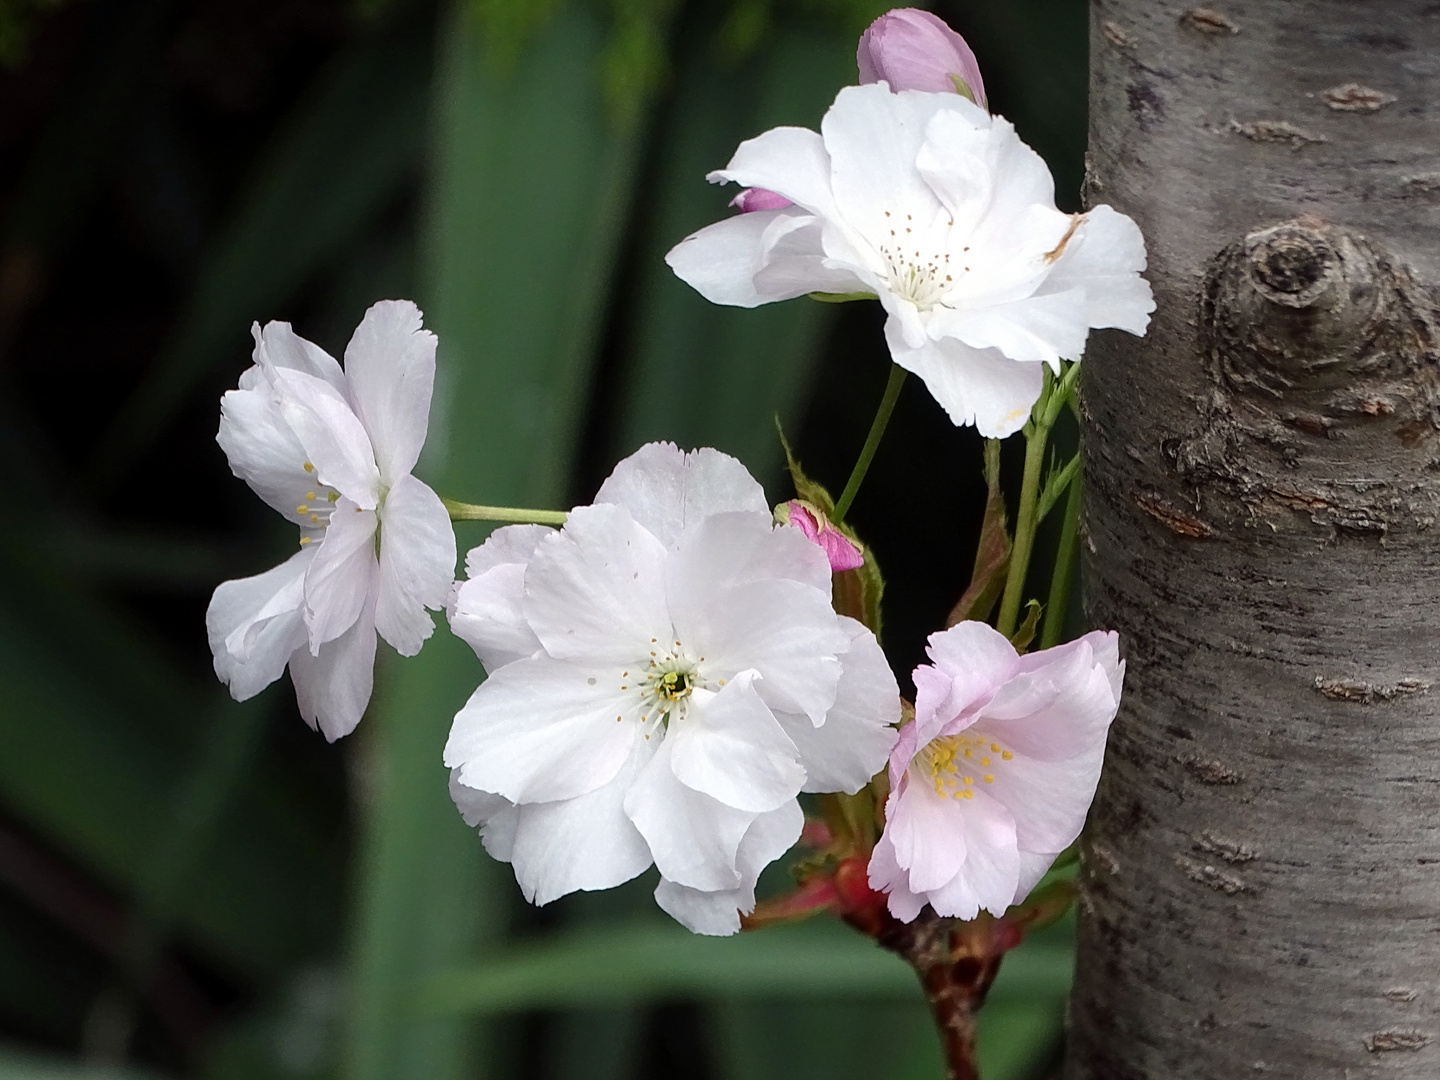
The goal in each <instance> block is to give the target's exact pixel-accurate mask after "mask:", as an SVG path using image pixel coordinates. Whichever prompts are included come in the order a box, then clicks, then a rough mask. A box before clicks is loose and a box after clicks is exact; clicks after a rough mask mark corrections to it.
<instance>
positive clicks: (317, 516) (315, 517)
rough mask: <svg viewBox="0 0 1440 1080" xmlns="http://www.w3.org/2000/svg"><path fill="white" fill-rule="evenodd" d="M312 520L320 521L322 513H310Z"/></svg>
mask: <svg viewBox="0 0 1440 1080" xmlns="http://www.w3.org/2000/svg"><path fill="white" fill-rule="evenodd" d="M310 520H311V521H315V522H318V521H319V520H320V515H319V514H311V515H310Z"/></svg>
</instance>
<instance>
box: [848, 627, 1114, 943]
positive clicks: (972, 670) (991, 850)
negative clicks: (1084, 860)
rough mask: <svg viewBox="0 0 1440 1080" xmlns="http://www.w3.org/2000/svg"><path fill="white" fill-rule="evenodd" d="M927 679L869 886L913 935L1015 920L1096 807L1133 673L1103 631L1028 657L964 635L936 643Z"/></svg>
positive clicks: (919, 685)
mask: <svg viewBox="0 0 1440 1080" xmlns="http://www.w3.org/2000/svg"><path fill="white" fill-rule="evenodd" d="M928 651H929V654H930V659H931V661H932V663H931V664H922V665H921V666H920V667H918V668H916V669H915V691H916V693H915V720H914V722H913V723H911V724H907V725H906V726H905V727H904V728H902V729H901V732H900V738H899V741H898V742H897V743H896V745H895V749H894V750H893V751H892V752H891V755H890V785H891V791H890V797H889V800H888V802H887V803H886V804H885V832H884V833H883V835H882V836H881V837H880V842H879V844H878V845H876V848H875V852H874V854H873V855H872V856H871V859H870V885H871V887H872V888H874V889H876V890H878V891H880V892H884V893H888V894H889V896H888V900H887V902H888V905H889V908H890V912H891V914H893V915H894V916H895V917H896V918H898V919H901V920H903V921H904V922H910V921H911V920H912V919H914V918H915V917H916V916H917V915H919V914H920V910H921V908H923V907H924V906H925V904H926V903H929V904H930V906H931V907H932V908H934V909H935V912H936V914H938V915H951V916H956V917H958V918H961V919H973V918H975V916H976V915H977V914H979V912H980V911H981V909H984V910H986V911H989V912H990V913H991V914H993V915H1002V914H1004V912H1005V909H1006V908H1008V907H1009V906H1010V905H1011V904H1015V903H1019V902H1020V901H1021V900H1023V899H1024V898H1025V896H1026V895H1027V894H1028V893H1029V892H1030V890H1031V889H1033V888H1034V887H1035V885H1036V883H1037V882H1038V881H1039V880H1040V878H1041V877H1043V876H1044V874H1045V871H1046V870H1047V869H1049V867H1050V864H1051V863H1053V862H1054V861H1055V857H1056V856H1057V855H1058V854H1059V853H1060V852H1062V851H1063V850H1065V848H1066V847H1068V846H1069V845H1070V844H1071V843H1072V842H1073V841H1074V840H1075V838H1076V837H1077V836H1079V835H1080V828H1081V826H1082V825H1084V823H1085V815H1086V813H1087V812H1088V810H1089V809H1090V803H1091V800H1092V799H1094V797H1095V785H1096V783H1097V782H1098V781H1099V778H1100V764H1101V759H1102V758H1103V757H1104V755H1105V738H1106V735H1107V734H1108V732H1109V730H1110V722H1111V721H1112V720H1114V719H1115V711H1116V709H1117V708H1118V707H1119V704H1120V685H1121V682H1122V681H1123V679H1124V677H1125V664H1124V662H1123V661H1121V660H1120V657H1119V639H1118V637H1117V636H1116V634H1115V633H1114V632H1113V631H1112V632H1100V631H1095V632H1092V633H1089V634H1086V635H1085V636H1084V637H1081V638H1078V639H1076V640H1075V641H1072V642H1070V643H1069V644H1068V645H1060V646H1057V647H1056V648H1053V649H1043V650H1041V651H1039V652H1034V653H1030V654H1029V655H1026V656H1020V655H1018V654H1017V653H1016V651H1015V648H1014V646H1012V645H1011V644H1010V642H1009V641H1007V640H1006V639H1005V638H1004V637H1003V636H1002V635H1001V634H999V633H997V632H996V631H995V630H993V629H991V628H990V627H989V626H987V625H985V624H984V623H980V622H962V623H959V624H958V625H956V626H953V627H951V628H950V629H949V630H945V631H942V632H941V633H938V634H932V635H931V636H930V645H929V650H928Z"/></svg>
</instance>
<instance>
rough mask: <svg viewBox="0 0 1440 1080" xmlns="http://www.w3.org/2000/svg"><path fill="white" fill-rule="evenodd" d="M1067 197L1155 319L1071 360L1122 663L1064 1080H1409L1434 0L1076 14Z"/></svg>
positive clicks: (1437, 697)
mask: <svg viewBox="0 0 1440 1080" xmlns="http://www.w3.org/2000/svg"><path fill="white" fill-rule="evenodd" d="M1091 15H1092V24H1091V54H1092V59H1091V129H1090V160H1089V169H1088V170H1087V178H1086V187H1087V190H1086V197H1087V201H1088V202H1089V203H1090V204H1095V203H1110V204H1112V205H1114V206H1115V207H1116V208H1118V209H1120V210H1122V211H1124V212H1126V213H1128V214H1130V215H1132V216H1133V217H1134V218H1135V219H1136V220H1137V221H1138V222H1139V223H1140V225H1141V227H1142V228H1143V229H1144V232H1145V236H1146V238H1147V241H1148V244H1149V248H1150V270H1149V272H1148V277H1149V278H1150V280H1151V281H1152V282H1153V284H1154V286H1155V297H1156V302H1157V304H1158V310H1157V311H1156V315H1155V320H1154V322H1153V323H1152V325H1151V329H1150V333H1149V335H1148V336H1147V337H1146V338H1144V339H1143V340H1138V339H1134V338H1131V337H1129V336H1127V335H1123V334H1118V333H1105V334H1102V335H1099V336H1098V337H1097V338H1096V339H1094V343H1093V347H1092V348H1091V350H1090V352H1089V354H1088V357H1087V359H1086V361H1085V373H1084V375H1085V377H1084V380H1083V382H1084V385H1083V395H1082V399H1083V408H1084V415H1085V420H1086V423H1085V434H1084V447H1083V452H1084V456H1085V475H1086V477H1087V479H1088V484H1089V487H1088V491H1087V497H1086V519H1085V523H1084V525H1085V538H1086V542H1085V549H1086V550H1085V558H1086V572H1087V573H1086V578H1087V580H1086V607H1087V616H1088V618H1089V621H1090V623H1091V624H1092V625H1095V626H1105V627H1113V628H1115V629H1117V630H1119V631H1120V634H1121V637H1122V640H1123V642H1124V648H1125V650H1126V654H1127V658H1128V663H1129V670H1128V673H1127V677H1126V688H1125V696H1124V701H1123V703H1122V705H1121V710H1120V716H1119V718H1118V719H1117V721H1116V723H1115V726H1114V729H1113V731H1112V734H1111V737H1110V745H1109V750H1108V753H1107V757H1106V762H1105V772H1104V776H1103V778H1102V780H1101V783H1100V791H1099V795H1098V797H1097V801H1096V805H1095V809H1094V812H1093V814H1092V817H1091V822H1090V826H1089V830H1088V832H1087V838H1086V841H1085V843H1084V845H1083V858H1084V866H1083V870H1082V873H1081V875H1080V882H1079V886H1080V955H1079V971H1078V976H1077V984H1076V989H1075V996H1074V1000H1073V1002H1072V1007H1071V1021H1072V1029H1071V1039H1070V1049H1069V1056H1068V1061H1067V1070H1066V1073H1065V1075H1066V1077H1067V1078H1069V1080H1088V1078H1092V1077H1093V1078H1104V1080H1140V1078H1149V1080H1185V1078H1191V1077H1193V1078H1203V1080H1221V1078H1223V1080H1234V1078H1237V1077H1241V1076H1251V1075H1264V1076H1270V1077H1305V1078H1306V1080H1330V1078H1334V1080H1358V1078H1360V1077H1369V1076H1382V1075H1383V1076H1386V1077H1416V1078H1419V1077H1425V1078H1427V1080H1433V1078H1434V1077H1436V1076H1440V686H1437V687H1436V689H1434V690H1433V691H1432V690H1431V684H1432V683H1440V434H1437V428H1440V368H1437V342H1440V335H1437V331H1436V292H1435V291H1434V289H1433V286H1434V283H1436V282H1437V281H1440V4H1437V3H1435V2H1434V0H1250V2H1247V3H1244V4H1240V3H1238V0H1230V6H1228V7H1226V8H1224V9H1223V10H1222V11H1215V10H1208V9H1203V8H1201V9H1196V8H1190V7H1189V6H1188V5H1187V4H1183V3H1175V2H1173V0H1096V2H1095V3H1094V4H1093V5H1092V12H1091Z"/></svg>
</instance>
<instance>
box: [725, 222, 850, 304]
mask: <svg viewBox="0 0 1440 1080" xmlns="http://www.w3.org/2000/svg"><path fill="white" fill-rule="evenodd" d="M761 248H762V255H761V267H760V269H759V270H757V271H756V272H755V276H754V277H753V278H752V279H751V283H752V284H753V285H754V287H755V291H756V292H757V293H758V294H759V295H760V296H761V297H764V298H765V300H766V301H767V302H769V301H774V300H790V299H793V298H794V297H797V296H805V295H807V294H809V293H853V292H866V291H868V290H869V289H870V288H871V284H870V282H869V280H868V279H867V278H862V277H859V276H857V275H856V272H855V270H854V269H853V268H852V266H851V265H849V264H846V265H839V264H837V263H836V260H834V259H833V258H832V257H831V255H830V253H829V252H827V250H826V248H825V222H824V221H823V220H822V219H821V218H817V217H808V216H807V217H804V218H800V219H798V220H791V221H776V222H775V223H773V224H772V225H771V226H770V227H769V228H768V229H766V230H765V235H764V236H763V237H762V238H761Z"/></svg>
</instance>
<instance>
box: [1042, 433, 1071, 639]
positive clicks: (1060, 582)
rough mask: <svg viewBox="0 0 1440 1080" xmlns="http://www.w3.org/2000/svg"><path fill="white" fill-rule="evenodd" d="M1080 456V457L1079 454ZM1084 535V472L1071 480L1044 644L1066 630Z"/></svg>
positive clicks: (1046, 615) (1047, 613)
mask: <svg viewBox="0 0 1440 1080" xmlns="http://www.w3.org/2000/svg"><path fill="white" fill-rule="evenodd" d="M1076 460H1079V459H1078V457H1077V459H1076ZM1079 539H1080V474H1079V473H1078V472H1077V473H1076V474H1075V476H1073V477H1072V478H1071V480H1070V492H1069V495H1068V496H1067V497H1066V499H1065V520H1064V522H1063V523H1062V524H1061V526H1060V545H1059V546H1058V547H1057V548H1056V549H1055V570H1054V572H1053V573H1052V574H1051V575H1050V603H1049V604H1048V605H1046V607H1045V628H1044V630H1043V631H1042V632H1041V634H1040V647H1041V648H1042V649H1048V648H1050V647H1051V646H1054V645H1059V644H1060V636H1061V635H1062V634H1064V632H1065V609H1066V607H1067V606H1068V605H1069V602H1070V578H1071V576H1072V574H1073V573H1074V571H1075V552H1076V550H1077V549H1078V548H1079Z"/></svg>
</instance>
